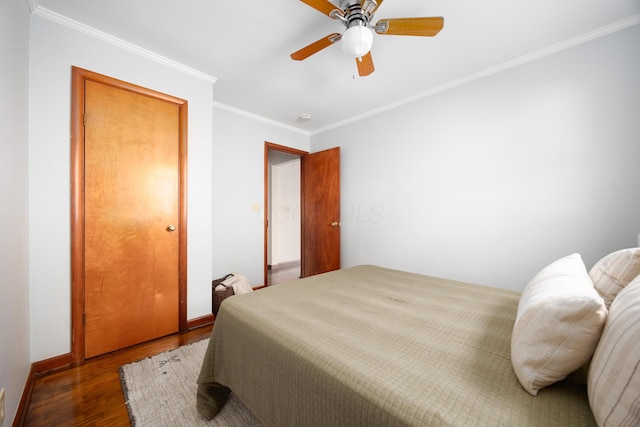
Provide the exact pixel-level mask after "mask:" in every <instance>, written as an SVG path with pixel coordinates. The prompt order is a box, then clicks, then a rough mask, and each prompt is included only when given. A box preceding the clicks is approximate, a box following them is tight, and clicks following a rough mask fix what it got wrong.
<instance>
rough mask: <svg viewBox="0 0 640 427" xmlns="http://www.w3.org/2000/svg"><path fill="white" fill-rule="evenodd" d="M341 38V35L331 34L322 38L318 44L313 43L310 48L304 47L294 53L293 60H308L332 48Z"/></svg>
mask: <svg viewBox="0 0 640 427" xmlns="http://www.w3.org/2000/svg"><path fill="white" fill-rule="evenodd" d="M340 38H341V35H340V33H333V34H330V35H328V36H326V37H323V38H321V39H320V40H318V41H316V42H313V43H311V44H310V45H308V46H305V47H303V48H302V49H300V50H299V51H297V52H294V53H292V54H291V59H294V60H296V61H302V60H303V59H307V58H308V57H310V56H311V55H313V54H314V53H317V52H320V51H321V50H322V49H324V48H325V47H329V46H331V45H332V44H334V43H335V42H337V41H338V40H340Z"/></svg>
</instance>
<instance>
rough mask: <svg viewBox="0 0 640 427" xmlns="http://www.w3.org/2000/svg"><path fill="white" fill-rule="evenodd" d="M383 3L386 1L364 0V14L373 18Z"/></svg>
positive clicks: (361, 6) (361, 5) (362, 6)
mask: <svg viewBox="0 0 640 427" xmlns="http://www.w3.org/2000/svg"><path fill="white" fill-rule="evenodd" d="M383 1H384V0H375V1H373V0H362V3H360V8H361V9H362V11H363V12H364V13H366V14H367V16H369V17H371V16H373V14H374V13H376V10H378V8H379V7H380V5H381V4H382V2H383Z"/></svg>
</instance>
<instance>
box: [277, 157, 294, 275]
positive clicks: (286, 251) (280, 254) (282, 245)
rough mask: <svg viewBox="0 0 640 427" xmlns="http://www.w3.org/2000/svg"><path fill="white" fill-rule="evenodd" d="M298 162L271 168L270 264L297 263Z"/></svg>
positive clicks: (290, 161) (289, 162)
mask: <svg viewBox="0 0 640 427" xmlns="http://www.w3.org/2000/svg"><path fill="white" fill-rule="evenodd" d="M300 166H301V165H300V158H296V159H294V160H289V161H287V162H284V163H279V164H274V165H272V166H271V176H272V182H271V188H272V199H271V220H270V224H271V231H272V236H271V260H270V263H271V264H274V265H277V264H280V263H283V262H291V261H300Z"/></svg>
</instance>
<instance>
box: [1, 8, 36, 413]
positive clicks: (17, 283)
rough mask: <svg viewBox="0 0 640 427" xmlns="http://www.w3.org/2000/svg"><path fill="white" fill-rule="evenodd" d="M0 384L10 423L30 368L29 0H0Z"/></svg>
mask: <svg viewBox="0 0 640 427" xmlns="http://www.w3.org/2000/svg"><path fill="white" fill-rule="evenodd" d="M0 29H1V31H2V36H1V37H0V76H1V78H0V93H1V94H2V96H0V182H2V186H0V223H1V224H2V225H3V227H2V237H0V272H1V273H2V277H1V278H0V325H2V326H0V349H1V350H0V389H1V388H4V389H5V390H6V397H5V399H6V404H5V410H6V419H5V422H4V425H11V421H12V420H13V418H14V416H15V413H16V410H17V408H18V403H19V401H20V397H21V395H22V390H23V388H24V385H25V381H26V379H27V374H28V372H29V365H30V363H29V361H30V358H29V286H28V285H29V283H28V280H29V271H28V267H29V262H28V259H27V242H28V236H29V235H28V218H29V211H28V196H27V195H28V190H29V188H28V182H29V181H28V178H29V177H28V173H27V170H28V169H27V162H28V144H27V143H28V139H27V138H28V110H27V105H28V103H27V99H28V95H29V80H28V78H29V6H28V3H27V2H26V1H23V0H2V1H0Z"/></svg>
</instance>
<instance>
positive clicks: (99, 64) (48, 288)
mask: <svg viewBox="0 0 640 427" xmlns="http://www.w3.org/2000/svg"><path fill="white" fill-rule="evenodd" d="M30 58H31V64H30V74H29V78H30V98H29V101H30V106H29V112H30V117H29V120H30V123H29V132H30V135H29V168H30V173H29V178H30V198H29V201H30V218H29V225H30V241H29V243H30V253H29V259H30V290H31V294H30V306H31V332H30V335H31V360H32V361H37V360H43V359H46V358H49V357H52V356H57V355H60V354H66V353H69V351H70V348H71V344H70V330H71V324H70V321H71V319H70V313H71V308H70V303H71V296H70V289H71V287H70V225H69V224H70V205H69V203H70V194H69V193H70V191H69V190H70V187H69V186H70V180H69V176H70V94H71V87H70V82H71V66H72V65H75V66H78V67H81V68H85V69H88V70H91V71H95V72H98V73H101V74H105V75H108V76H110V77H114V78H117V79H121V80H125V81H127V82H130V83H134V84H137V85H140V86H144V87H147V88H150V89H154V90H157V91H160V92H164V93H167V94H170V95H173V96H177V97H180V98H183V99H186V100H187V101H188V103H189V106H188V108H189V129H188V131H189V147H188V153H189V158H188V167H189V170H188V187H189V190H188V220H189V231H188V301H187V305H188V318H189V319H192V318H196V317H200V316H204V315H206V314H209V313H211V277H212V276H211V251H212V249H211V228H212V225H211V194H212V188H211V182H212V180H211V176H212V175H211V161H210V159H211V153H212V151H211V150H212V147H211V139H212V115H213V107H212V101H211V100H212V81H213V79H211V80H209V81H207V80H206V79H201V78H199V77H197V76H194V75H193V74H189V73H186V72H183V71H182V70H179V69H177V68H175V67H173V66H167V65H165V64H162V63H160V62H157V61H154V60H151V59H148V58H147V57H144V56H141V55H138V54H135V53H132V52H131V51H129V50H125V49H122V48H120V47H117V46H115V45H114V44H111V43H107V42H105V41H102V40H101V39H98V38H95V37H91V36H88V35H86V34H84V33H81V32H78V31H75V30H72V29H69V28H67V27H66V26H62V25H59V24H57V23H54V22H52V21H49V20H46V19H44V18H41V17H39V16H32V17H31V57H30Z"/></svg>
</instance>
